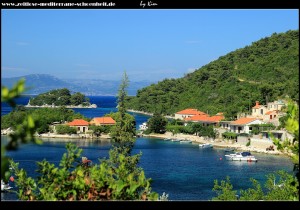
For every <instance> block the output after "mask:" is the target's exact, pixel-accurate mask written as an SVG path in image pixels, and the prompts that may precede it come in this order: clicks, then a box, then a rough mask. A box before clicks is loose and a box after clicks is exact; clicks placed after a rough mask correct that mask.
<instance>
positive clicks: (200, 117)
mask: <svg viewBox="0 0 300 210" xmlns="http://www.w3.org/2000/svg"><path fill="white" fill-rule="evenodd" d="M222 119H224V116H212V117H210V116H208V115H195V116H192V117H189V118H186V119H185V121H204V122H219V121H221V120H222Z"/></svg>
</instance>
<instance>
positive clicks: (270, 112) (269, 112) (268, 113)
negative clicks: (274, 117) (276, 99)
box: [266, 110, 278, 115]
mask: <svg viewBox="0 0 300 210" xmlns="http://www.w3.org/2000/svg"><path fill="white" fill-rule="evenodd" d="M274 112H275V113H274ZM272 113H274V114H276V113H278V111H277V110H272V111H268V112H266V114H267V115H270V114H272Z"/></svg>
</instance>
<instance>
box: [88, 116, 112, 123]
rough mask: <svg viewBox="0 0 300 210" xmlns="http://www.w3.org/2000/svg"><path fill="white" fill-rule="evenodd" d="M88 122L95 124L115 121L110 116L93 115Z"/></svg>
mask: <svg viewBox="0 0 300 210" xmlns="http://www.w3.org/2000/svg"><path fill="white" fill-rule="evenodd" d="M90 123H91V124H96V125H98V124H99V125H113V124H116V121H115V120H114V119H113V118H111V117H94V118H93V119H92V120H91V122H90Z"/></svg>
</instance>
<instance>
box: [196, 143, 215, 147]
mask: <svg viewBox="0 0 300 210" xmlns="http://www.w3.org/2000/svg"><path fill="white" fill-rule="evenodd" d="M199 147H200V148H212V147H213V145H212V144H209V143H205V144H199Z"/></svg>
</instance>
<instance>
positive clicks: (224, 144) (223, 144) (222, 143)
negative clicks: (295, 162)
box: [143, 132, 291, 156]
mask: <svg viewBox="0 0 300 210" xmlns="http://www.w3.org/2000/svg"><path fill="white" fill-rule="evenodd" d="M143 136H144V137H154V138H161V139H165V138H169V139H188V140H191V141H192V143H195V144H204V143H210V144H212V145H213V146H214V147H220V148H234V149H236V150H237V151H250V152H257V153H265V154H272V155H287V156H290V155H291V154H290V153H283V152H281V151H278V150H277V149H276V147H275V148H274V151H267V150H266V148H265V147H264V146H258V145H256V146H255V147H253V146H251V145H250V146H245V145H241V144H238V143H232V141H227V140H223V139H214V140H213V139H205V138H203V137H199V136H195V135H187V134H175V135H173V134H172V133H171V132H166V133H165V134H149V135H143Z"/></svg>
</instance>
